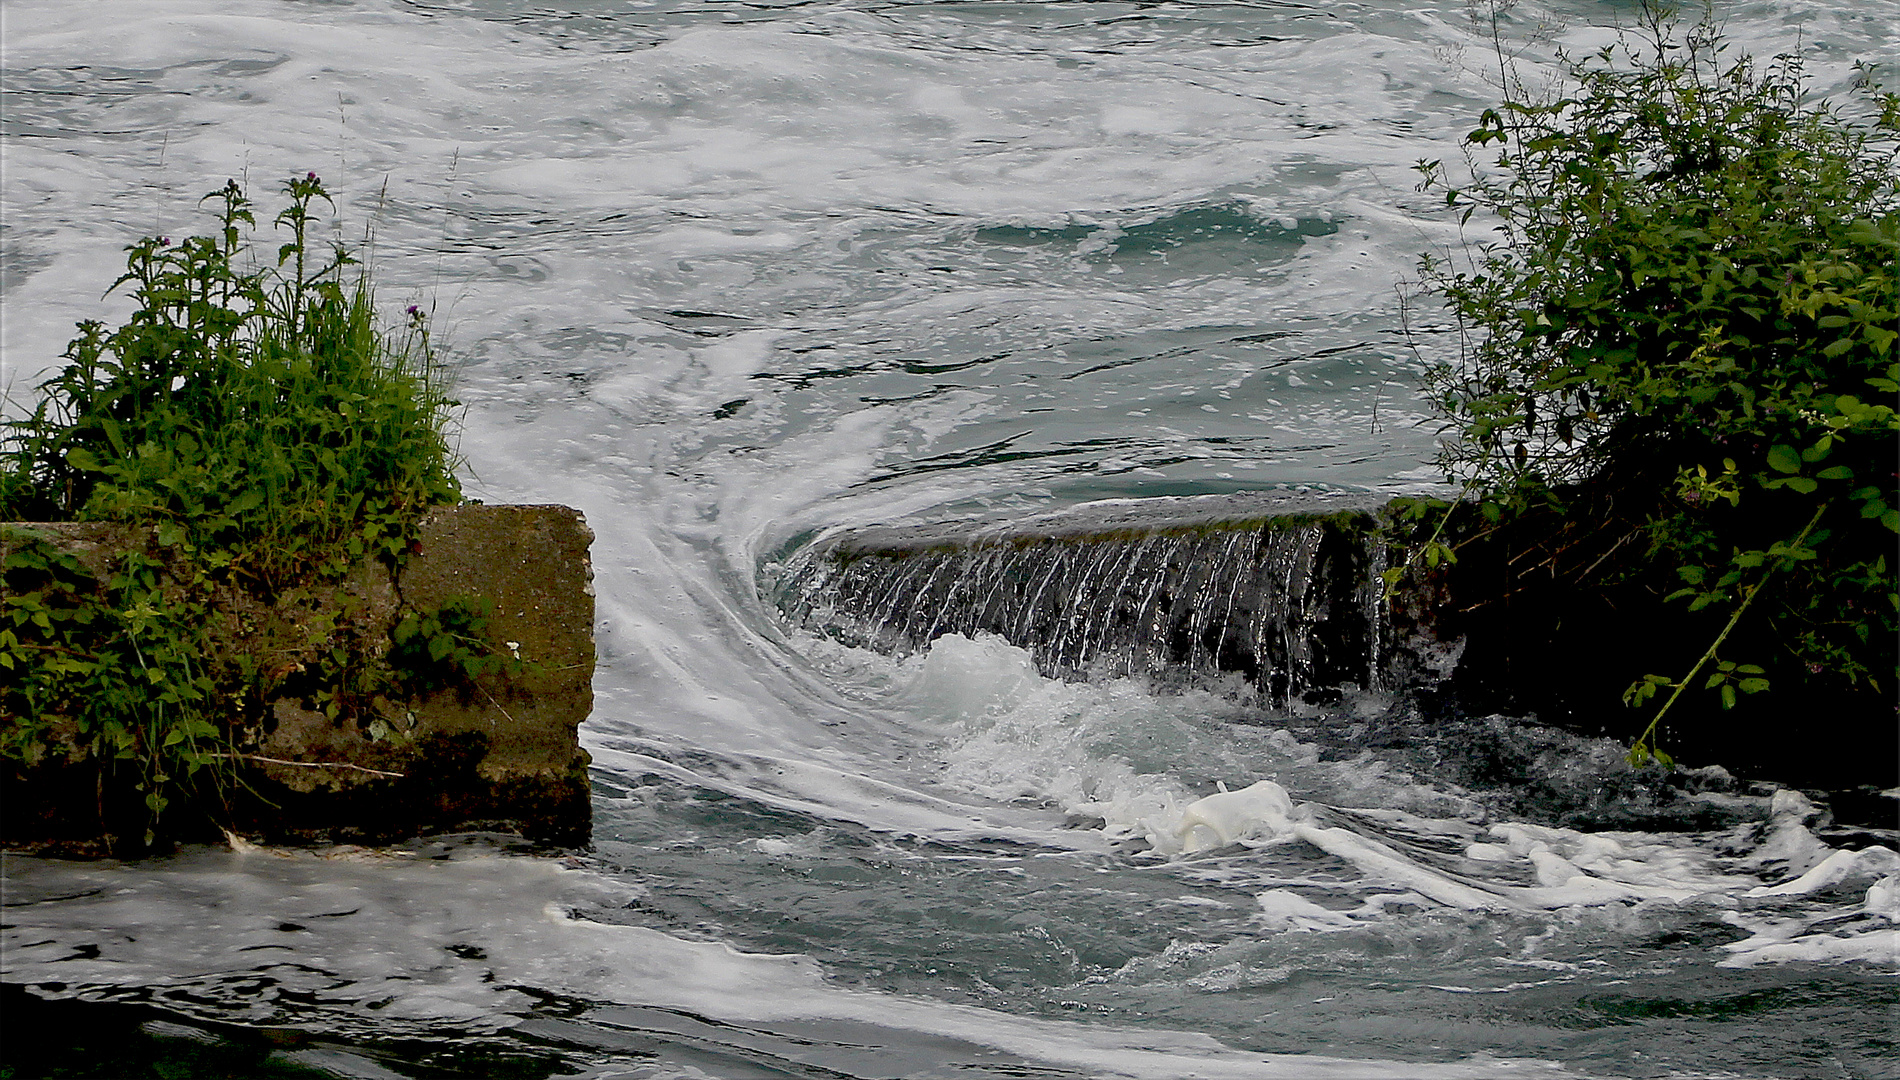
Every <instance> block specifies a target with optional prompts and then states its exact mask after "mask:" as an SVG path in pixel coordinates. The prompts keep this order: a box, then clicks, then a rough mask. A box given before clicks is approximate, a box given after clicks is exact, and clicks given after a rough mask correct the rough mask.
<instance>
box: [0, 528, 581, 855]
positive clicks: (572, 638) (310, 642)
mask: <svg viewBox="0 0 1900 1080" xmlns="http://www.w3.org/2000/svg"><path fill="white" fill-rule="evenodd" d="M7 531H8V533H9V534H10V535H11V536H15V537H17V536H20V535H22V534H23V533H24V534H28V535H38V536H40V537H43V538H46V539H48V540H51V541H53V542H54V543H55V544H57V545H58V546H59V547H61V548H63V549H64V550H67V551H70V552H71V553H72V554H74V555H75V556H76V557H77V558H78V559H79V561H80V562H81V564H82V565H83V566H85V567H86V569H87V570H88V571H89V572H90V573H91V574H92V575H93V576H94V577H95V578H97V579H99V580H102V581H103V580H105V579H106V578H108V577H109V576H110V574H111V571H112V567H113V565H114V563H115V562H116V560H117V559H119V558H120V557H122V555H123V553H125V552H127V551H131V550H142V551H145V552H147V553H149V554H154V555H157V556H158V557H160V558H161V559H163V558H165V555H166V553H165V552H164V550H163V549H161V548H159V547H158V545H157V542H156V540H155V539H154V537H153V536H152V534H151V531H150V530H149V529H140V530H132V529H127V528H124V527H121V526H114V525H108V524H37V523H28V524H20V525H13V526H9V527H8V530H7ZM592 539H593V533H592V532H591V531H590V530H589V529H588V527H587V525H586V523H585V522H584V520H583V519H582V517H581V514H580V513H579V511H576V510H573V509H570V508H568V507H564V506H481V505H468V506H457V507H445V508H438V509H435V510H432V511H430V512H429V513H428V515H427V516H426V517H425V518H424V519H423V521H422V522H421V525H420V529H419V533H418V536H417V542H416V545H415V548H414V551H413V552H412V554H411V555H410V557H409V558H408V559H407V560H406V562H405V563H404V565H403V567H402V569H401V570H400V572H397V573H392V572H391V571H390V569H389V568H388V567H386V566H385V565H383V564H381V563H375V562H372V563H365V564H362V565H359V566H358V567H356V568H355V569H354V570H353V571H352V572H351V573H350V574H348V575H347V576H346V577H344V578H343V579H342V580H340V581H336V582H330V583H325V584H322V585H319V586H313V587H307V588H300V589H296V590H290V591H287V592H285V593H282V594H280V595H276V596H272V597H268V598H260V597H258V596H256V595H254V594H252V593H248V592H245V591H242V590H236V589H219V590H218V591H217V592H216V593H215V595H214V599H213V603H212V605H211V610H210V612H209V614H208V615H207V619H206V622H207V626H206V630H207V635H206V636H207V640H208V649H209V651H211V652H213V653H216V654H218V655H217V656H216V657H215V658H208V660H212V659H215V660H217V661H222V662H226V663H228V664H233V665H237V666H244V665H250V666H253V667H254V669H255V670H256V671H257V672H258V673H259V676H260V677H259V678H258V680H257V682H256V685H259V686H262V687H265V688H267V689H266V690H265V692H264V693H263V694H262V695H260V697H261V700H240V701H236V702H233V703H232V705H231V709H232V712H233V715H232V716H231V717H229V726H230V731H231V742H230V750H229V755H228V757H227V759H226V760H227V761H228V763H229V766H230V768H229V769H228V770H225V771H224V775H223V778H222V781H223V782H222V783H212V782H210V781H209V779H201V780H200V782H198V783H197V784H195V785H194V788H195V793H196V797H195V798H193V799H191V800H189V801H187V802H186V803H184V804H183V805H178V804H175V805H174V806H171V807H168V808H167V809H166V811H165V813H164V814H163V815H162V817H161V818H160V820H159V822H158V829H157V837H156V839H157V841H158V844H159V846H161V847H162V846H163V845H164V844H165V843H166V842H168V841H172V840H200V839H217V838H220V834H219V832H218V829H220V828H224V829H229V830H231V832H232V833H234V834H235V835H237V836H239V837H242V838H245V839H248V840H252V841H256V842H261V843H272V844H307V843H328V842H350V843H387V842H391V841H394V840H399V839H404V838H407V837H412V836H417V835H422V834H427V833H435V832H448V831H463V830H477V829H479V830H490V831H501V832H510V833H517V834H520V835H522V836H525V837H528V838H529V839H532V840H536V841H540V842H545V843H550V844H556V845H576V844H583V843H585V842H586V841H587V838H588V834H589V829H590V823H591V817H590V813H591V812H590V807H589V791H588V783H587V766H588V763H589V759H588V755H587V753H586V751H584V750H582V749H581V748H580V744H579V738H578V728H579V726H580V724H581V722H582V721H583V720H585V719H586V718H587V715H588V713H589V711H590V710H591V708H592V705H593V689H592V682H593V672H594V638H593V626H594V597H593V585H592V578H593V570H592V565H591V563H590V562H589V559H588V547H589V545H590V543H591V542H592ZM4 550H5V549H4V543H3V542H0V555H3V554H4ZM457 598H461V599H479V600H482V601H486V602H487V603H489V604H491V605H492V615H491V616H490V618H489V621H488V625H487V627H486V633H485V637H486V638H487V639H488V641H489V643H491V645H492V647H494V648H497V649H501V650H506V653H507V654H508V657H509V659H511V660H513V659H519V660H520V661H522V662H521V663H519V664H510V665H508V670H504V671H497V672H490V673H485V674H482V675H479V676H477V677H474V678H462V679H456V680H451V681H450V682H449V684H448V685H446V686H442V687H440V688H438V689H434V690H431V691H428V692H417V693H411V694H403V693H400V692H397V691H394V690H391V691H390V692H389V693H386V694H378V695H376V696H375V697H374V698H373V699H372V700H369V701H367V702H358V703H356V707H355V708H353V709H348V710H342V711H341V712H340V713H339V714H338V715H331V714H330V713H329V712H327V711H326V710H325V709H324V707H323V704H324V702H323V698H322V696H321V695H322V692H323V690H324V689H325V685H326V679H328V678H329V673H330V672H333V671H334V665H335V658H336V657H337V655H338V652H337V650H339V649H340V650H342V654H343V655H344V656H345V657H346V658H347V659H346V662H348V663H362V662H375V661H378V660H380V659H382V658H383V657H384V656H386V655H387V653H388V650H389V648H390V629H391V628H392V627H393V626H394V624H395V621H396V620H397V619H399V618H400V617H401V615H402V613H403V612H405V611H411V610H415V611H430V610H434V609H438V608H440V607H442V606H443V605H444V604H445V603H446V602H448V601H450V600H451V599H457ZM6 720H7V718H4V717H0V722H5V721H6ZM77 736H78V732H77V731H76V730H73V729H71V728H70V726H69V727H68V728H67V729H65V730H64V732H63V734H61V733H60V729H58V728H56V745H55V746H54V747H53V748H52V752H49V753H47V754H46V755H45V756H44V757H42V758H41V759H40V760H39V761H37V762H35V763H34V764H33V765H31V766H23V765H21V764H19V763H17V762H8V763H7V764H6V765H5V766H4V767H3V768H0V792H4V794H3V796H0V797H3V798H4V805H5V812H4V814H0V843H4V845H5V846H6V847H7V848H8V849H11V850H32V851H51V852H60V853H67V854H127V853H137V852H139V851H142V850H144V842H143V841H144V834H145V830H146V829H147V828H148V827H149V825H150V820H149V819H150V815H149V814H148V813H147V812H146V810H145V807H144V805H143V795H142V794H140V793H139V792H138V791H136V789H135V784H136V782H137V775H136V774H137V769H136V766H135V764H134V763H133V762H130V761H119V762H101V761H99V760H97V759H95V758H93V757H92V756H90V755H88V754H87V753H86V751H85V747H84V746H82V745H81V744H80V743H79V741H78V739H77Z"/></svg>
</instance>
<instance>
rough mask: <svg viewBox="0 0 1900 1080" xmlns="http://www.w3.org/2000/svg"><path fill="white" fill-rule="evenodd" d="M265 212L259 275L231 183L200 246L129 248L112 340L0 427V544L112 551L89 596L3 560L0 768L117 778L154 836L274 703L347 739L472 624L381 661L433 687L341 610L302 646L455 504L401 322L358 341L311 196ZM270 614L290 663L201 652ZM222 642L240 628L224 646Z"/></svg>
mask: <svg viewBox="0 0 1900 1080" xmlns="http://www.w3.org/2000/svg"><path fill="white" fill-rule="evenodd" d="M283 193H284V195H285V196H286V199H287V202H286V205H285V207H284V208H283V210H282V211H281V212H279V213H278V214H277V216H276V218H275V219H274V222H273V224H274V225H275V227H276V229H277V230H278V231H279V234H280V235H281V236H283V237H284V238H285V239H286V242H284V243H282V244H281V245H280V246H278V247H277V248H276V250H275V253H274V258H270V259H268V260H266V261H263V262H262V263H261V264H260V260H259V259H258V257H257V255H256V253H255V251H254V249H253V245H252V242H251V235H252V233H253V231H254V230H255V227H256V221H255V218H254V215H253V210H252V204H251V201H250V200H249V199H248V197H247V196H246V195H245V193H244V191H243V190H242V189H241V188H240V187H239V185H238V184H237V183H236V182H235V181H233V182H231V183H229V184H227V185H225V187H223V188H222V189H220V190H218V191H214V192H212V193H211V194H210V195H207V196H206V197H205V199H204V202H206V203H209V204H211V206H212V208H213V209H214V211H215V213H216V216H217V221H218V228H217V230H216V231H215V232H213V233H212V234H211V235H207V236H193V237H189V238H186V239H184V240H182V241H179V242H176V243H174V242H172V241H171V240H170V239H168V238H166V237H152V238H147V239H144V240H141V241H139V242H138V243H136V244H133V245H131V246H130V247H129V248H128V252H129V255H128V258H127V261H126V272H125V274H124V275H123V276H122V277H121V278H120V279H119V280H118V281H117V282H115V283H114V285H113V288H114V289H115V290H116V289H124V290H126V291H127V292H128V293H129V295H130V297H131V299H132V300H133V302H134V304H135V308H136V309H135V310H134V311H133V313H132V314H131V316H130V317H129V318H128V319H127V320H126V321H125V322H124V323H123V324H122V325H120V326H118V327H116V328H112V329H108V328H107V327H106V326H105V325H103V324H101V323H99V322H85V323H81V324H80V325H79V334H78V336H77V337H75V338H74V339H73V341H72V343H71V344H70V345H69V346H68V348H67V350H66V353H65V359H66V361H67V363H66V364H65V366H64V367H63V368H62V369H61V370H60V371H59V372H58V374H56V375H55V376H53V377H52V378H51V379H50V380H48V381H47V382H45V383H43V384H42V385H41V386H40V387H39V388H38V389H39V394H38V397H37V399H36V401H35V403H34V405H33V407H32V411H31V412H30V413H29V414H27V415H25V416H24V417H22V418H19V419H14V420H10V421H6V422H5V423H3V424H0V520H13V521H77V522H111V523H116V524H118V525H122V526H126V527H127V532H126V533H125V535H126V537H127V538H128V542H127V545H126V547H125V549H124V550H123V551H119V552H117V553H115V554H114V555H113V556H112V560H113V561H112V563H111V566H110V568H109V569H108V570H104V571H103V572H100V571H99V570H98V568H93V569H89V568H88V567H87V566H85V565H84V564H83V563H82V561H81V560H80V559H78V558H76V557H75V556H74V555H73V554H72V553H70V552H68V551H65V550H63V549H61V548H60V547H59V546H57V545H56V544H54V543H52V542H51V541H49V540H48V539H46V538H42V537H36V536H33V535H26V536H15V537H12V538H10V539H11V540H12V541H13V542H12V543H10V544H9V548H10V554H9V557H8V559H7V562H6V567H5V574H6V585H7V587H6V590H5V602H4V605H5V606H4V610H3V611H0V668H5V669H6V676H5V678H4V679H0V686H3V687H4V689H0V714H3V715H4V718H5V722H4V724H3V725H0V756H4V757H5V758H9V759H12V760H13V761H16V762H19V763H24V764H27V765H31V764H33V763H35V762H37V761H38V760H40V759H41V758H42V757H44V756H45V755H46V754H47V753H49V752H63V753H67V754H73V753H81V754H89V755H92V756H94V757H97V758H99V759H103V760H110V761H114V762H119V763H122V764H123V767H125V768H129V769H132V770H135V771H136V783H137V784H138V786H139V788H140V789H141V790H142V791H143V792H144V797H145V802H146V805H147V807H148V808H149V810H150V812H151V815H152V818H153V820H156V818H157V815H158V814H159V813H160V812H161V811H162V810H163V809H164V808H165V806H166V805H167V803H168V801H170V800H171V799H172V798H173V797H175V796H176V795H177V794H179V793H180V792H181V791H185V790H187V789H194V788H196V789H203V790H201V791H199V794H211V795H217V794H221V793H222V785H223V782H224V780H225V779H227V778H228V776H229V774H230V769H229V768H228V767H224V768H220V767H218V766H220V765H227V766H228V763H230V762H231V761H232V760H234V758H235V757H236V756H237V755H238V753H239V751H240V748H241V743H242V738H241V736H242V735H243V734H244V731H245V729H246V727H247V725H249V726H252V727H254V726H255V725H256V724H257V723H259V722H260V721H261V719H262V712H263V709H264V707H265V703H266V702H268V701H269V700H271V699H272V697H273V696H277V695H281V694H283V693H285V692H287V691H288V692H292V693H294V695H295V696H299V697H302V698H304V699H305V700H307V701H308V702H309V703H310V704H311V705H313V706H314V707H317V708H320V709H321V710H322V711H323V712H325V713H326V714H327V715H329V716H330V717H331V718H332V719H336V718H339V717H342V716H345V715H349V716H356V715H358V714H365V713H368V712H370V711H374V710H376V709H379V708H382V707H383V706H384V705H385V704H386V700H385V698H384V695H385V694H386V693H393V692H395V691H396V690H398V689H399V688H402V687H406V686H407V685H408V684H409V683H412V682H416V681H417V680H421V679H428V680H430V683H429V685H432V686H433V685H436V684H437V683H439V681H440V678H439V676H437V675H436V674H434V673H435V671H436V667H437V666H439V665H436V664H435V663H434V661H440V660H442V659H443V658H444V657H447V658H451V659H454V658H457V657H462V655H463V654H464V653H467V652H468V651H469V649H470V648H471V644H470V642H471V641H472V640H474V639H473V638H471V637H470V635H469V632H468V631H469V624H470V616H469V612H471V611H473V610H474V608H473V607H471V606H468V605H464V606H465V608H466V610H463V609H458V612H452V613H450V614H449V615H448V616H447V617H446V620H445V617H444V616H443V615H442V614H441V613H410V614H409V616H408V618H407V619H406V621H400V622H399V624H398V625H400V626H401V627H404V628H407V629H408V631H409V635H408V638H405V640H404V641H403V642H401V643H400V644H401V645H402V648H401V649H396V650H393V652H394V656H395V660H396V662H400V661H401V660H402V659H403V658H404V657H406V656H407V655H408V653H409V652H413V651H415V650H416V649H418V648H419V649H420V650H421V652H420V655H421V656H422V657H424V658H425V659H430V660H431V661H432V662H431V664H427V665H424V666H423V667H421V668H417V669H416V670H415V671H410V670H406V669H404V670H399V669H398V668H396V667H395V666H393V664H392V662H391V661H390V659H389V655H390V654H391V653H392V649H391V642H390V640H389V635H390V632H391V630H392V629H394V628H395V627H394V626H374V625H357V624H356V623H354V622H352V621H351V618H350V615H351V610H350V607H349V605H347V604H346V605H345V609H344V615H343V617H342V618H340V619H331V620H330V621H328V622H322V623H321V624H320V625H319V624H317V623H313V622H312V621H311V620H310V619H308V618H306V617H305V616H304V614H301V613H305V612H308V611H314V610H316V609H317V608H319V607H320V605H318V604H314V603H303V602H302V600H303V598H304V597H306V596H307V595H309V594H312V593H314V592H316V591H320V590H322V589H324V588H336V587H338V584H339V583H340V582H343V580H344V579H345V578H346V577H347V576H348V575H349V574H350V573H351V571H352V569H353V568H354V567H357V566H360V565H362V564H363V563H364V562H365V560H380V561H382V562H385V563H388V564H390V565H394V564H396V563H398V562H400V560H402V559H403V558H404V556H405V555H406V554H407V552H408V550H409V548H410V546H411V544H412V543H413V539H414V530H415V526H416V523H417V521H418V519H419V516H420V514H421V513H422V511H423V510H425V509H426V508H428V507H430V506H434V505H442V504H452V503H456V502H459V501H460V500H461V497H462V496H461V488H460V484H459V482H458V481H457V479H456V471H455V470H456V464H457V459H456V455H455V453H454V450H453V447H452V445H451V442H450V438H449V434H448V431H449V422H450V419H451V416H452V410H453V408H454V406H455V402H453V401H451V400H450V399H449V398H448V397H447V395H446V393H445V380H444V373H443V369H442V366H441V365H440V364H439V363H438V360H437V357H436V355H435V352H434V350H433V348H432V346H431V341H430V337H429V329H428V323H427V320H426V319H425V318H424V316H423V314H422V312H421V311H419V310H418V309H417V308H414V307H412V308H410V309H409V311H408V313H407V318H406V320H405V321H404V323H403V324H402V325H401V326H399V327H397V328H396V329H394V330H386V329H385V328H384V327H383V326H382V325H381V324H380V323H379V321H378V319H377V314H376V309H375V304H374V298H373V295H372V291H371V288H370V282H369V278H368V276H367V274H366V273H365V272H364V271H363V269H362V267H361V266H360V265H359V264H358V261H357V258H356V256H355V254H354V253H353V252H352V251H351V250H350V249H349V248H348V247H347V246H345V245H343V244H340V243H329V244H325V243H320V242H319V241H318V240H317V238H316V237H315V235H314V233H315V232H316V230H317V226H318V224H319V222H318V211H319V208H320V207H321V206H327V205H329V204H330V197H329V195H328V193H327V192H326V191H325V189H324V186H323V183H322V181H321V180H320V179H318V177H317V176H316V175H315V174H314V173H313V174H309V175H307V176H304V177H302V178H294V179H291V180H289V181H288V182H287V183H285V184H284V186H283ZM143 538H149V540H147V539H143ZM234 597H236V598H241V599H236V600H234V599H233V598H234ZM473 603H474V602H473V601H470V602H469V604H470V605H472V604H473ZM286 608H295V609H297V611H298V612H300V614H299V615H298V616H297V617H296V618H295V619H292V620H289V621H288V622H285V620H281V619H280V620H278V621H279V622H280V623H285V625H294V628H295V634H294V635H293V636H294V637H295V640H283V638H284V635H283V634H279V635H278V636H277V639H276V640H273V641H271V647H270V648H268V649H265V650H264V651H262V652H258V651H252V652H244V651H239V652H237V653H235V654H232V653H231V651H230V650H229V649H226V648H221V647H214V645H222V644H228V643H229V640H232V639H247V638H248V639H251V640H262V639H258V638H257V637H256V631H257V630H258V627H257V625H255V624H257V623H259V622H263V621H268V619H267V616H268V615H269V613H270V612H271V611H273V610H276V609H286ZM220 613H221V614H220ZM234 613H236V614H234ZM214 616H218V617H214ZM233 619H236V621H238V622H240V623H243V624H244V625H241V626H237V627H232V626H222V625H221V624H223V623H230V622H232V621H233ZM419 619H420V620H422V621H421V622H419V621H418V620H419ZM431 627H432V628H434V631H435V637H436V638H439V639H440V640H439V641H433V640H432V639H431V637H430V635H429V634H428V633H425V632H422V631H424V630H427V629H428V628H431ZM220 634H222V635H223V637H224V639H225V640H224V641H222V642H214V640H213V639H214V638H215V637H217V636H218V635H220ZM379 639H380V640H379ZM410 639H416V640H410ZM488 651H489V652H492V651H493V650H492V649H489V650H488ZM464 658H465V659H466V657H464ZM491 661H493V662H499V661H498V660H494V658H492V657H485V658H484V659H482V660H481V661H479V662H477V661H475V660H472V659H471V660H470V661H469V662H470V664H474V665H475V666H481V665H482V664H486V663H489V662H491ZM366 722H368V721H366ZM377 723H379V724H381V727H380V730H382V731H390V730H393V729H391V728H390V727H389V726H388V725H387V724H382V722H381V720H380V718H379V719H378V720H377ZM206 778H209V779H210V781H211V782H210V783H209V784H208V785H207V784H205V783H204V781H205V780H206ZM147 835H148V841H149V837H150V833H149V832H148V834H147Z"/></svg>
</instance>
